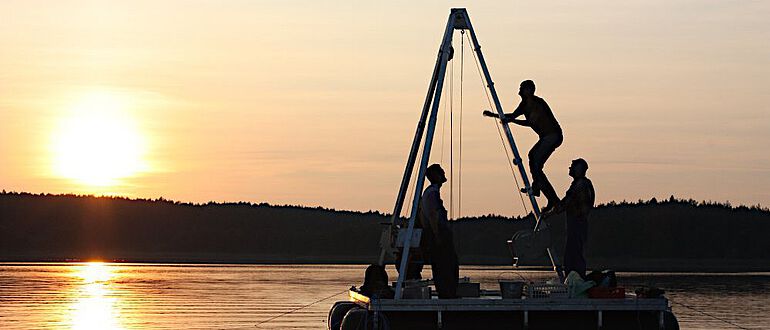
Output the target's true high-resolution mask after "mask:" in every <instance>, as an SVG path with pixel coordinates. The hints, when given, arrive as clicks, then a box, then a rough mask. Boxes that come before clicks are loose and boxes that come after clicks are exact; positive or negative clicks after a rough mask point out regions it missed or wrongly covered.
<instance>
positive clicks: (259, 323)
mask: <svg viewBox="0 0 770 330" xmlns="http://www.w3.org/2000/svg"><path fill="white" fill-rule="evenodd" d="M345 292H348V289H345V290H342V291H341V292H337V293H335V294H333V295H331V296H328V297H326V298H323V299H319V300H316V301H314V302H312V303H309V304H307V305H304V306H300V307H297V308H295V309H292V310H290V311H288V312H285V313H283V314H279V315H277V316H273V317H271V318H269V319H267V320H264V321H261V322H258V323H257V324H256V325H254V326H255V327H259V326H260V325H262V324H265V323H267V322H270V321H272V320H275V319H277V318H279V317H281V316H284V315H288V314H291V313H294V312H296V311H298V310H300V309H304V308H307V307H310V306H313V305H315V304H317V303H319V302H322V301H324V300H327V299H331V298H333V297H336V296H339V295H341V294H343V293H345Z"/></svg>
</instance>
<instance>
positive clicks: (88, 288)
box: [0, 263, 770, 329]
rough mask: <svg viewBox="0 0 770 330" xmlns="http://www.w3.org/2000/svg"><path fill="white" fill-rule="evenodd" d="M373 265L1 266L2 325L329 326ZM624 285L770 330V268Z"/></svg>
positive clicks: (486, 282)
mask: <svg viewBox="0 0 770 330" xmlns="http://www.w3.org/2000/svg"><path fill="white" fill-rule="evenodd" d="M365 268H366V266H364V265H352V266H351V265H331V266H330V265H193V264H178V265H177V264H125V263H13V264H11V263H0V329H62V328H63V329H140V328H153V329H182V328H184V329H257V328H263V329H325V327H326V314H327V312H328V309H329V307H330V306H331V304H332V303H334V302H335V301H337V300H344V299H345V298H346V296H345V293H346V292H347V288H349V287H350V286H351V285H356V286H358V285H360V284H361V282H362V278H363V273H364V269H365ZM391 271H392V270H391ZM460 273H461V276H470V277H471V278H472V279H473V280H478V281H481V283H482V288H488V289H493V288H495V287H496V286H497V284H496V283H497V280H498V279H501V278H503V279H508V278H510V279H513V278H519V276H524V277H526V278H528V279H532V280H540V279H546V278H548V277H550V276H551V274H550V273H547V272H517V273H516V274H514V273H512V272H506V271H505V269H504V268H500V267H465V268H461V270H460ZM426 274H429V270H427V273H426ZM391 276H392V277H393V276H394V273H393V272H391ZM619 282H620V284H621V285H624V286H626V287H631V288H633V287H634V286H637V285H642V284H655V285H657V286H659V287H662V288H664V289H665V290H666V291H667V296H668V297H669V298H670V299H671V300H672V301H673V302H674V304H673V310H674V313H675V314H676V315H677V317H678V318H679V322H680V325H681V327H682V328H683V329H730V328H738V327H742V328H747V329H770V273H754V274H627V273H623V274H619ZM314 303H315V304H314ZM685 306H688V307H685ZM292 310H295V311H294V312H292V313H288V314H285V313H286V312H288V311H292ZM707 314H708V315H707ZM709 315H710V316H709ZM715 317H716V318H720V319H722V320H717V319H716V318H715ZM728 322H729V323H732V324H734V325H737V326H738V327H736V326H734V325H731V324H729V323H728Z"/></svg>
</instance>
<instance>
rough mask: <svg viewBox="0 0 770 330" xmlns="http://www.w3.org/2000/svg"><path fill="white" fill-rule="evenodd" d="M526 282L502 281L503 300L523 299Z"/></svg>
mask: <svg viewBox="0 0 770 330" xmlns="http://www.w3.org/2000/svg"><path fill="white" fill-rule="evenodd" d="M522 291H524V282H513V281H500V295H501V296H503V299H521V293H522Z"/></svg>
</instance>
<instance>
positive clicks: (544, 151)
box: [484, 80, 564, 212]
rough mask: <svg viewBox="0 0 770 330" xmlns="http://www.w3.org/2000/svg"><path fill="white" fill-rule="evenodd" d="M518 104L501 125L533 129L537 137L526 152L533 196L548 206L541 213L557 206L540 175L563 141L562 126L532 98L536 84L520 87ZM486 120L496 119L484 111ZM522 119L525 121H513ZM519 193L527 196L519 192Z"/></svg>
mask: <svg viewBox="0 0 770 330" xmlns="http://www.w3.org/2000/svg"><path fill="white" fill-rule="evenodd" d="M519 96H521V103H519V106H518V107H516V110H514V111H513V113H509V114H505V117H504V118H503V121H504V122H513V123H514V124H518V125H521V126H528V127H532V130H534V131H535V133H537V136H538V137H539V139H538V141H537V143H535V145H534V146H532V149H530V150H529V154H528V156H529V172H530V173H532V193H533V194H534V195H535V196H540V192H541V191H542V192H543V195H545V197H546V198H547V199H548V205H546V207H545V208H543V212H545V211H548V210H549V209H551V208H553V207H554V206H556V203H558V202H559V197H558V196H557V195H556V191H555V190H554V189H553V186H552V185H551V182H549V181H548V177H546V176H545V173H544V172H543V167H545V162H546V161H547V160H548V157H550V156H551V154H552V153H553V152H554V150H556V148H558V147H559V146H560V145H561V143H562V142H563V140H564V136H563V135H562V130H561V126H559V122H557V121H556V117H554V115H553V112H552V111H551V108H550V107H549V106H548V104H547V103H545V100H543V99H542V98H540V97H537V96H535V83H534V82H532V80H524V81H522V82H521V85H520V86H519ZM484 115H485V116H490V117H496V118H499V116H498V115H497V114H496V113H493V112H491V111H488V110H487V111H484ZM521 115H524V119H516V118H518V117H519V116H521ZM522 192H526V191H525V190H524V189H522Z"/></svg>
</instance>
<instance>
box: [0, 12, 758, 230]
mask: <svg viewBox="0 0 770 330" xmlns="http://www.w3.org/2000/svg"><path fill="white" fill-rule="evenodd" d="M452 7H467V9H468V12H469V15H470V18H471V21H472V22H473V24H474V28H475V29H476V33H477V34H478V37H479V39H480V43H481V45H482V50H483V52H484V55H485V57H486V60H487V62H488V64H489V67H490V70H491V74H492V78H493V80H494V81H495V83H496V88H497V91H498V93H499V96H500V98H501V101H502V103H503V106H504V108H505V110H506V112H510V111H512V110H513V109H514V107H515V105H516V104H517V103H518V100H519V98H518V96H517V95H516V94H515V93H516V88H517V87H518V84H519V82H520V81H521V80H523V79H532V80H534V81H535V83H536V84H537V87H538V90H537V93H536V94H538V95H539V96H541V97H543V98H544V99H545V100H546V101H547V102H548V103H549V104H550V106H551V108H552V109H553V111H554V113H555V115H556V117H557V119H558V120H559V122H560V124H561V126H562V127H563V129H564V134H565V141H564V144H563V145H562V146H561V147H560V148H559V149H557V150H556V152H555V154H554V155H553V156H552V157H551V159H550V160H549V162H548V165H547V166H546V173H547V174H548V176H549V178H550V179H551V181H552V182H553V183H554V186H555V187H556V190H557V192H558V193H559V195H563V193H564V191H565V190H566V188H567V187H568V185H569V182H570V178H569V177H568V176H567V167H568V166H569V163H570V160H572V159H574V158H577V157H583V158H585V159H586V160H587V161H588V162H589V164H590V169H589V172H588V176H589V177H590V178H591V179H592V180H593V182H594V185H595V187H596V192H597V202H598V203H599V202H606V201H610V200H618V201H619V200H624V199H625V200H630V201H635V200H637V199H640V198H641V199H645V200H646V199H649V198H650V197H657V198H658V199H661V198H667V197H668V196H669V195H675V196H677V197H681V198H693V199H695V200H699V201H700V200H714V201H728V200H729V201H730V202H732V203H734V204H746V205H755V204H758V203H759V204H762V205H765V206H767V205H770V191H768V190H767V188H768V187H770V175H768V174H770V143H768V141H770V118H769V116H768V111H767V110H769V109H768V104H770V93H767V86H770V45H768V43H767V42H766V41H765V42H763V41H762V40H768V39H770V21H768V20H767V17H770V4H768V3H764V2H750V1H746V2H729V3H726V2H720V1H685V2H675V3H674V2H662V1H658V2H647V1H634V2H624V3H613V2H609V3H602V2H593V1H592V2H581V3H531V4H529V3H522V4H514V3H507V2H494V3H483V4H479V3H466V2H463V1H449V2H441V1H430V2H420V3H416V4H415V3H411V2H406V1H395V2H387V3H380V2H372V3H360V2H352V1H350V2H333V3H317V2H312V1H289V2H283V1H264V2H248V1H232V2H225V3H217V2H206V1H184V2H183V1H169V2H160V3H158V2H149V1H137V2H129V3H122V2H100V1H73V2H66V3H63V2H53V3H50V2H36V1H8V2H1V3H0V43H2V44H3V51H2V52H0V155H1V156H2V158H1V159H2V160H3V161H2V163H3V164H2V166H0V189H5V190H9V191H11V190H13V191H29V192H34V193H38V192H48V193H77V194H117V195H122V196H128V197H135V198H157V197H159V196H163V197H164V198H168V199H172V200H180V201H190V202H205V201H210V200H212V201H250V202H269V203H276V204H303V205H313V206H315V205H320V206H324V207H330V208H336V209H347V210H379V211H383V212H386V213H390V212H392V206H393V202H394V200H395V196H396V193H397V189H398V184H399V182H400V179H401V175H402V172H403V166H404V164H405V161H406V156H407V154H408V151H409V146H410V143H411V139H412V136H413V134H414V128H415V126H416V123H417V119H418V116H419V112H420V109H421V106H422V102H423V98H424V96H425V90H426V88H427V84H428V81H429V79H430V74H431V70H432V68H433V63H434V61H435V57H436V51H437V49H438V45H439V42H440V38H441V34H442V32H443V29H444V26H445V24H446V19H447V15H448V14H449V9H450V8H452ZM455 40H456V43H455V52H456V55H455V62H456V63H454V65H455V74H456V75H457V76H456V77H455V79H454V84H455V88H456V89H458V90H457V91H458V92H459V55H460V51H459V50H460V45H459V42H460V35H459V33H457V34H456V36H455ZM465 48H466V53H465V61H466V63H465V72H464V80H465V84H464V104H463V109H464V112H463V124H464V125H463V136H464V140H463V164H462V167H463V182H462V185H463V193H462V194H463V206H462V210H463V211H462V215H463V216H466V215H477V214H488V213H497V214H503V215H523V214H524V210H523V209H522V207H521V203H520V202H519V197H518V196H517V195H518V193H517V192H516V191H515V185H514V183H513V179H512V178H511V174H510V170H509V168H508V165H507V164H506V162H507V161H506V158H505V156H504V155H503V153H502V149H501V146H500V141H499V137H498V136H497V133H496V132H495V128H494V126H493V124H492V123H491V122H490V119H489V118H482V117H481V111H482V110H484V109H487V108H488V106H487V105H486V102H487V101H486V98H485V97H484V96H483V91H482V89H481V84H480V82H479V79H478V75H477V73H476V68H475V65H474V63H473V58H472V56H471V53H470V52H469V49H468V47H467V43H466V44H465ZM458 97H459V93H455V95H454V101H455V103H454V106H453V107H454V110H455V115H456V117H455V119H454V127H455V129H456V130H457V129H458V123H459V116H458V115H459V105H460V103H459V99H458ZM442 110H443V106H442ZM442 116H443V114H440V117H439V125H438V127H437V131H436V132H437V137H436V140H435V144H434V153H433V155H432V159H431V162H440V163H442V164H444V167H445V168H449V163H448V160H449V149H448V148H449V140H448V134H449V132H448V129H449V122H448V118H447V122H446V128H445V129H443V130H442V124H443V121H442V120H443V119H442V118H443V117H442ZM442 131H443V132H444V133H445V135H446V136H447V137H446V138H445V139H444V144H443V145H444V152H443V159H442V156H441V150H442V149H441V145H442V138H441V137H440V134H441V133H442ZM513 133H514V136H515V137H516V140H517V144H518V146H519V148H520V149H521V152H522V154H523V155H526V151H527V150H528V149H529V148H530V147H531V145H532V144H533V143H534V142H535V135H534V134H533V133H532V132H531V131H529V130H528V129H522V128H520V127H513ZM456 135H457V132H455V136H456ZM455 147H457V142H455ZM457 156H458V155H457V154H455V160H457ZM457 166H458V164H456V165H455V169H457ZM105 169H108V170H105ZM102 171H104V173H102ZM449 188H450V187H449V186H446V187H444V189H443V194H444V200H445V201H446V202H447V203H449ZM456 198H457V188H455V202H456ZM455 207H457V205H456V204H455Z"/></svg>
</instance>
